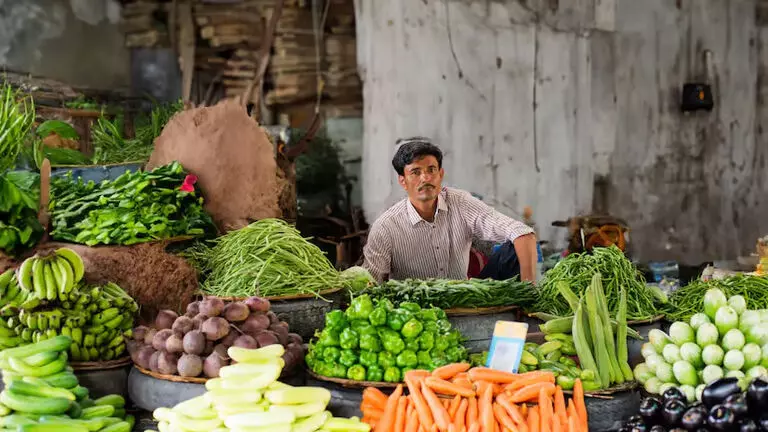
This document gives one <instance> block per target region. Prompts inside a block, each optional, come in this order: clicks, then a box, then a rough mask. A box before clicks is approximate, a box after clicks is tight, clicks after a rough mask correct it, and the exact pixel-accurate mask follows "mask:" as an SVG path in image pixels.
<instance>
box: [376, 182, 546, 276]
mask: <svg viewBox="0 0 768 432" xmlns="http://www.w3.org/2000/svg"><path fill="white" fill-rule="evenodd" d="M532 233H533V229H531V228H530V227H528V226H527V225H525V224H524V223H522V222H518V221H516V220H513V219H510V218H509V217H507V216H504V215H503V214H501V213H499V212H497V211H496V210H494V209H493V208H491V207H489V206H488V205H487V204H485V203H484V202H482V201H480V200H479V199H477V198H475V197H473V196H472V195H470V194H469V193H468V192H465V191H462V190H459V189H453V188H447V187H446V188H443V190H442V191H441V192H440V194H439V195H438V199H437V210H436V212H435V218H434V222H427V221H425V220H424V219H422V217H421V216H420V215H419V213H418V212H417V211H416V209H415V208H414V207H413V204H411V202H410V201H409V200H408V198H405V199H404V200H402V201H400V202H398V203H397V204H395V205H394V206H392V207H390V208H389V210H387V211H386V212H384V214H382V215H381V216H380V217H379V218H378V219H376V221H375V222H374V223H373V225H372V226H371V229H370V231H369V234H368V242H367V243H366V245H365V248H364V250H363V254H364V257H365V261H364V264H363V266H364V267H365V268H366V269H368V271H369V272H371V275H373V277H375V278H376V279H377V280H378V281H380V282H381V281H382V280H383V279H384V277H385V276H387V275H389V278H390V279H396V280H402V279H407V278H417V279H428V278H440V279H466V278H467V267H468V266H469V251H470V248H471V246H472V240H473V239H479V240H486V241H493V242H498V243H501V242H504V241H506V240H511V241H514V240H515V239H516V238H517V237H520V236H522V235H526V234H532Z"/></svg>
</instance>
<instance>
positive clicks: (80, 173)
mask: <svg viewBox="0 0 768 432" xmlns="http://www.w3.org/2000/svg"><path fill="white" fill-rule="evenodd" d="M143 166H144V163H143V162H125V163H119V164H108V165H57V166H55V167H52V168H51V175H52V176H63V175H66V174H67V173H72V178H81V179H83V181H86V182H87V181H91V180H93V181H94V182H96V183H99V182H101V181H104V180H114V179H116V178H118V177H120V176H121V175H123V174H125V173H126V172H127V171H131V172H135V171H138V170H140V169H141V168H142V167H143Z"/></svg>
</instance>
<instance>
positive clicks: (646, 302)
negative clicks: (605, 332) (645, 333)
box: [536, 246, 660, 320]
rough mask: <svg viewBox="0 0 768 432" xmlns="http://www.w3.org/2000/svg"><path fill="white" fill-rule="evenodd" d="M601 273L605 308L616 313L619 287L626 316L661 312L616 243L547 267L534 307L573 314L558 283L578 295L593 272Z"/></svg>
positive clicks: (633, 317)
mask: <svg viewBox="0 0 768 432" xmlns="http://www.w3.org/2000/svg"><path fill="white" fill-rule="evenodd" d="M595 273H600V274H601V275H602V281H603V288H604V290H605V297H606V299H607V300H608V309H609V310H610V311H611V312H612V314H615V313H616V311H617V310H618V306H619V295H620V293H621V288H622V287H625V288H626V290H627V318H628V319H630V320H645V319H650V318H652V317H654V316H656V315H658V314H659V313H660V310H659V309H658V308H657V307H656V305H655V304H654V295H653V293H652V292H651V290H650V289H649V288H648V287H646V285H645V280H644V278H643V276H642V275H641V274H640V272H639V271H638V270H637V269H636V268H635V266H634V265H633V264H632V263H631V262H630V261H629V260H628V259H627V257H625V256H624V254H623V253H622V252H621V250H620V249H619V248H617V247H615V246H611V247H609V248H595V249H593V251H592V254H586V253H582V254H571V255H568V256H567V257H566V258H565V259H563V260H562V261H560V262H559V263H557V265H556V266H555V267H554V268H553V269H551V270H549V271H548V272H547V273H546V275H545V278H544V280H543V281H542V282H541V284H540V287H539V301H538V303H537V304H536V310H537V311H539V312H546V313H551V314H554V315H560V316H568V315H571V314H572V311H571V308H570V306H569V305H568V302H566V300H565V299H564V298H563V297H562V296H561V295H560V293H559V291H558V289H557V283H558V282H560V281H565V282H568V284H569V286H570V287H571V290H573V292H574V293H575V294H576V295H577V296H579V297H581V296H582V295H583V294H584V292H585V291H586V289H587V287H588V286H589V284H590V282H591V280H592V275H594V274H595Z"/></svg>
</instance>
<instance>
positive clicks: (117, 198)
mask: <svg viewBox="0 0 768 432" xmlns="http://www.w3.org/2000/svg"><path fill="white" fill-rule="evenodd" d="M186 177H187V173H186V172H185V171H184V169H183V168H182V166H181V165H180V164H179V163H178V162H173V163H170V164H168V165H164V166H161V167H158V168H156V169H154V170H152V171H149V172H147V171H138V172H130V171H129V172H126V173H125V174H123V175H121V176H120V177H118V178H116V179H115V180H112V181H108V180H106V181H103V182H101V183H99V184H96V183H94V182H93V181H91V182H87V183H86V182H83V181H82V179H79V178H78V179H77V180H74V179H72V175H71V173H69V174H67V175H66V176H63V177H53V178H52V179H51V195H52V199H51V203H50V210H51V222H52V225H53V230H52V231H51V237H52V238H54V239H55V240H62V241H70V242H75V243H83V244H86V245H89V246H92V245H96V244H117V245H131V244H136V243H142V242H147V241H152V240H159V239H164V238H171V237H177V236H201V235H203V234H205V233H206V231H208V230H213V229H214V226H213V221H212V220H211V217H210V216H209V215H208V214H207V213H206V212H205V211H204V210H203V198H202V197H201V196H200V194H199V192H198V191H197V190H196V189H195V188H194V187H193V186H192V185H190V184H188V183H187V181H186ZM182 185H183V186H184V187H182Z"/></svg>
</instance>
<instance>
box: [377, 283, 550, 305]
mask: <svg viewBox="0 0 768 432" xmlns="http://www.w3.org/2000/svg"><path fill="white" fill-rule="evenodd" d="M368 293H369V294H371V296H376V297H378V298H381V297H385V298H388V299H390V300H392V301H393V302H394V303H399V302H404V301H408V302H414V303H418V304H419V305H421V306H424V307H429V306H435V307H439V308H441V309H451V308H471V307H494V306H513V305H514V306H519V307H522V308H527V307H528V306H531V305H533V304H534V303H535V302H536V293H535V290H534V289H533V286H532V285H531V284H530V283H528V282H521V281H519V280H517V279H509V280H505V281H496V280H491V279H470V280H444V279H427V280H418V279H406V280H402V281H396V280H391V281H388V282H386V283H384V284H382V285H380V286H376V287H372V288H369V289H368Z"/></svg>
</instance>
